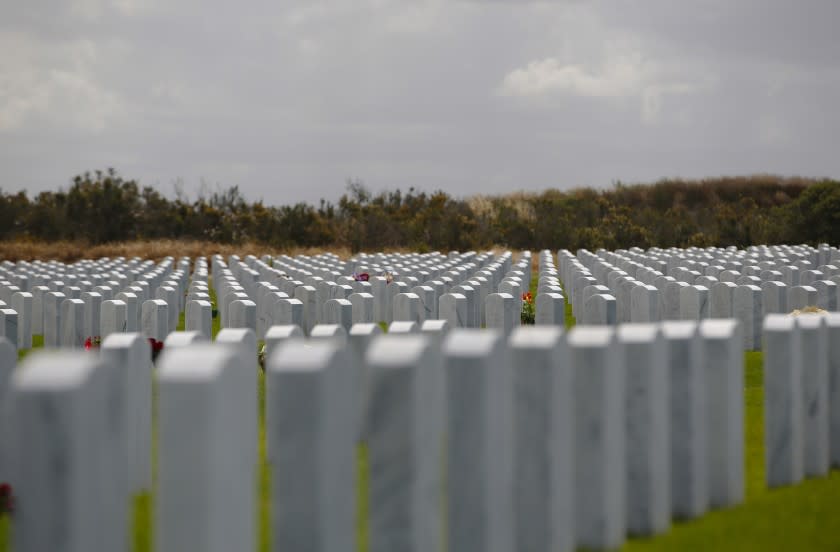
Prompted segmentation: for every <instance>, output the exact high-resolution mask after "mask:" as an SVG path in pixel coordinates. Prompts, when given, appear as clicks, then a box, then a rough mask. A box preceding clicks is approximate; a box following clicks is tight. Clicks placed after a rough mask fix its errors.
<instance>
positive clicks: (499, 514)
mask: <svg viewBox="0 0 840 552" xmlns="http://www.w3.org/2000/svg"><path fill="white" fill-rule="evenodd" d="M443 354H444V359H445V370H446V385H445V388H446V394H447V401H446V415H447V422H446V442H447V445H446V451H447V467H446V474H447V497H446V508H445V510H446V519H447V521H446V523H445V527H446V536H445V543H446V544H445V549H446V550H453V551H454V550H482V551H484V552H503V551H505V552H507V551H510V550H513V549H514V546H513V543H514V535H513V524H514V523H513V518H512V516H511V514H512V512H513V495H512V491H513V489H512V467H513V454H514V450H513V438H512V429H513V428H512V416H513V414H512V408H513V404H512V403H513V391H512V386H511V377H512V373H511V372H510V370H509V362H508V351H507V346H506V343H505V340H504V338H503V336H502V334H501V333H500V332H497V331H492V330H462V329H456V330H453V331H452V332H451V333H450V334H449V336H448V337H447V338H446V340H445V341H444V345H443Z"/></svg>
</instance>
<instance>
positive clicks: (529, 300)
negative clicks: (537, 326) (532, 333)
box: [520, 291, 536, 324]
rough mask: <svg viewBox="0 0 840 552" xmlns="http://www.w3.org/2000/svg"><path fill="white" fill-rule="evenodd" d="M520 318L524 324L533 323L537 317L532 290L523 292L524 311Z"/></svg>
mask: <svg viewBox="0 0 840 552" xmlns="http://www.w3.org/2000/svg"><path fill="white" fill-rule="evenodd" d="M520 319H521V320H522V323H523V324H533V323H534V320H535V319H536V311H535V309H534V296H533V295H531V292H530V291H527V292H525V293H523V294H522V312H521V313H520Z"/></svg>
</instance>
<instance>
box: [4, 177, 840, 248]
mask: <svg viewBox="0 0 840 552" xmlns="http://www.w3.org/2000/svg"><path fill="white" fill-rule="evenodd" d="M156 239H194V240H205V241H213V242H217V243H228V244H241V243H258V244H265V245H267V246H272V247H277V248H284V247H296V246H297V247H330V246H342V247H348V248H350V250H351V251H362V250H365V251H371V250H381V249H387V248H398V247H403V248H410V249H412V250H420V251H428V250H444V251H445V250H452V249H456V250H468V249H479V248H486V247H490V246H493V245H502V246H506V247H510V248H515V249H543V248H548V249H552V250H555V249H559V248H568V249H570V250H576V249H579V248H584V247H585V248H587V249H590V250H593V249H597V248H601V247H603V248H607V249H617V248H626V247H631V246H638V247H643V248H644V247H650V246H659V247H670V246H677V247H688V246H698V247H706V246H711V245H716V246H729V245H735V246H738V247H745V246H749V245H754V244H776V243H795V244H798V243H810V244H816V243H820V242H828V243H832V244H838V243H840V182H838V181H835V180H818V179H805V178H783V177H776V176H764V175H758V176H749V177H721V178H713V179H705V180H701V181H688V180H681V179H668V180H661V181H659V182H656V183H653V184H634V185H627V184H622V183H616V184H614V185H613V186H612V187H611V188H610V189H606V190H594V189H589V188H580V189H574V190H570V191H559V190H546V191H543V192H539V193H514V194H508V195H500V196H473V197H468V198H456V197H453V196H451V195H449V194H447V193H446V192H443V191H435V192H431V193H427V192H423V191H417V190H415V189H413V188H411V189H409V190H408V191H407V192H403V191H401V190H395V191H386V192H381V193H372V192H371V191H370V190H369V189H368V188H366V187H365V186H364V184H363V183H362V182H360V181H350V182H348V185H347V189H346V191H345V193H344V194H343V195H342V196H341V198H340V199H339V200H338V202H337V203H332V202H329V201H326V200H321V202H320V204H319V205H317V206H315V205H310V204H307V203H297V204H294V205H281V206H270V205H265V204H264V203H263V202H262V201H253V202H249V201H247V200H246V199H245V198H244V197H243V195H242V194H241V192H240V191H239V189H238V188H237V187H231V188H229V189H227V190H222V189H220V190H218V191H216V192H214V193H211V194H206V193H202V194H199V197H198V198H196V199H194V200H191V199H187V198H185V197H183V196H182V194H178V197H176V198H175V199H168V198H166V197H165V196H164V195H162V194H161V193H160V192H159V191H157V190H155V189H154V188H152V187H149V186H141V185H140V184H139V183H138V182H137V181H136V180H131V179H125V178H123V177H122V176H120V175H119V174H118V173H117V172H116V171H115V170H113V169H108V170H105V171H95V172H93V173H85V174H82V175H78V176H76V177H74V178H73V179H72V183H71V185H70V186H69V188H68V189H66V190H65V189H59V190H58V191H54V192H53V191H47V192H41V193H39V194H37V195H35V196H34V197H32V198H30V197H29V195H28V194H27V193H26V192H23V191H21V192H18V193H5V192H4V191H3V190H2V189H0V240H30V241H55V240H73V241H78V242H84V243H89V244H92V245H96V244H103V243H111V242H121V241H131V240H156Z"/></svg>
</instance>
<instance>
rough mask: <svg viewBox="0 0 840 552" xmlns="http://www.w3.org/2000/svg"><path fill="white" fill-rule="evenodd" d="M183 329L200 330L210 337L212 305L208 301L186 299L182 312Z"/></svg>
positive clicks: (211, 331) (211, 330)
mask: <svg viewBox="0 0 840 552" xmlns="http://www.w3.org/2000/svg"><path fill="white" fill-rule="evenodd" d="M184 329H185V330H186V331H188V332H200V333H201V334H202V335H203V336H204V337H205V338H207V339H210V338H211V337H212V333H213V305H212V303H210V302H209V301H197V300H193V301H187V309H186V313H185V314H184Z"/></svg>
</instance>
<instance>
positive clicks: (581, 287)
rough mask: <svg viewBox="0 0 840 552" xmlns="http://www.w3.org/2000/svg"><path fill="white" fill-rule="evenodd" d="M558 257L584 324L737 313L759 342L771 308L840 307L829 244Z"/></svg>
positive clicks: (839, 267) (839, 264) (747, 340)
mask: <svg viewBox="0 0 840 552" xmlns="http://www.w3.org/2000/svg"><path fill="white" fill-rule="evenodd" d="M557 257H558V258H557V264H558V265H559V266H560V272H561V280H562V281H563V282H564V283H565V286H566V289H567V290H568V292H569V299H570V301H571V304H572V305H573V308H574V311H575V314H576V316H577V318H578V319H579V320H580V321H582V322H583V323H586V324H619V323H625V322H654V321H659V320H702V319H705V318H737V319H738V320H739V321H740V322H741V325H742V328H743V336H744V343H743V346H744V348H745V349H760V348H761V321H762V320H763V319H764V317H765V316H766V315H767V314H777V313H778V314H784V313H789V312H791V311H793V310H797V309H803V308H805V307H809V306H810V307H818V308H820V309H823V310H826V311H837V310H838V302H840V287H838V284H840V251H838V250H837V249H836V248H833V247H828V246H820V247H819V248H817V249H814V248H811V247H809V246H794V247H791V246H772V247H752V248H749V249H747V250H738V249H735V248H726V249H720V248H707V249H697V248H690V249H668V250H661V249H657V248H652V249H650V250H648V251H642V250H641V249H638V248H633V249H630V250H619V251H615V252H609V251H605V250H599V251H598V252H597V253H591V252H589V251H587V250H585V249H581V250H578V251H577V254H576V255H572V254H571V253H570V252H569V251H566V250H562V251H560V252H559V253H558V255H557ZM831 263H836V264H831Z"/></svg>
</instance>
